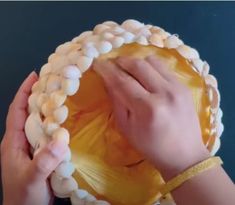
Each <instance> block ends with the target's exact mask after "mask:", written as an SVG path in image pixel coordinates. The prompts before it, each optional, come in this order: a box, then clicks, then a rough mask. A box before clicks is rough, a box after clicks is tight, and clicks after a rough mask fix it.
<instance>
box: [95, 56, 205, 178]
mask: <svg viewBox="0 0 235 205" xmlns="http://www.w3.org/2000/svg"><path fill="white" fill-rule="evenodd" d="M93 69H94V70H95V71H96V72H97V73H98V74H99V75H101V76H102V78H103V79H104V82H105V86H106V88H107V91H108V93H109V95H110V97H111V100H112V102H113V108H114V115H115V117H116V121H117V124H118V126H119V128H120V130H121V131H122V133H123V134H124V135H125V136H126V137H127V139H128V140H129V142H130V143H131V144H132V145H133V146H134V147H135V148H136V149H137V150H139V151H140V152H141V153H142V154H143V155H145V156H146V158H147V159H149V160H151V161H152V162H153V163H154V165H155V166H156V167H157V168H158V169H159V170H160V171H161V172H162V174H163V176H164V178H165V179H168V178H171V177H173V176H174V175H176V174H178V173H179V172H181V171H183V170H184V169H186V168H188V167H189V166H192V165H193V164H195V163H197V162H199V161H201V160H203V159H205V158H207V157H209V152H208V151H207V149H206V148H205V146H204V145H203V142H202V137H201V130H200V124H199V120H198V117H197V114H196V111H195V108H194V105H193V99H192V96H191V93H190V91H189V90H188V89H187V88H186V87H185V86H184V85H182V84H181V83H180V82H179V81H178V80H177V79H176V77H175V76H174V75H173V73H171V72H170V71H169V68H168V67H167V65H166V64H164V63H163V62H162V61H160V60H159V59H156V58H155V57H153V56H149V57H147V58H146V59H143V60H140V59H134V58H130V57H119V58H117V59H113V60H108V61H101V60H99V61H96V62H95V63H94V66H93Z"/></svg>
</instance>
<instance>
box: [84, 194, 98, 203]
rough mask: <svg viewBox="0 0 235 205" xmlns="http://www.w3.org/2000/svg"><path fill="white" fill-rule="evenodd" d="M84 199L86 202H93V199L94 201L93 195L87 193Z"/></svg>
mask: <svg viewBox="0 0 235 205" xmlns="http://www.w3.org/2000/svg"><path fill="white" fill-rule="evenodd" d="M84 200H85V201H86V202H93V201H96V198H95V197H94V196H93V195H91V194H88V195H87V196H86V197H85V198H84Z"/></svg>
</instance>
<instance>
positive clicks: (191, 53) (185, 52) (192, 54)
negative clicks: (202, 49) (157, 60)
mask: <svg viewBox="0 0 235 205" xmlns="http://www.w3.org/2000/svg"><path fill="white" fill-rule="evenodd" d="M176 50H177V51H178V52H179V54H180V55H181V56H183V57H184V58H187V59H195V58H199V54H198V52H197V51H196V50H195V49H194V48H191V47H189V46H186V45H181V46H179V47H178V48H176Z"/></svg>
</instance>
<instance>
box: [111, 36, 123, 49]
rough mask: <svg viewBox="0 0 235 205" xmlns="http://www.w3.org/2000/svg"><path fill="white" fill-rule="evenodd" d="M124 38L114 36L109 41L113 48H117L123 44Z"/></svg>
mask: <svg viewBox="0 0 235 205" xmlns="http://www.w3.org/2000/svg"><path fill="white" fill-rule="evenodd" d="M124 42H125V40H124V38H122V37H120V36H115V37H114V38H113V39H112V40H111V41H110V43H111V44H112V46H113V48H119V47H121V46H122V45H123V44H124Z"/></svg>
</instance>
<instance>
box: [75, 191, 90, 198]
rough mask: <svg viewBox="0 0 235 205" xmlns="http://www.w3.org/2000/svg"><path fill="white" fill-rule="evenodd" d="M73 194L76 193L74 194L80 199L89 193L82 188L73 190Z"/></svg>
mask: <svg viewBox="0 0 235 205" xmlns="http://www.w3.org/2000/svg"><path fill="white" fill-rule="evenodd" d="M75 194H76V196H77V197H78V198H80V199H85V198H86V196H88V194H89V193H88V192H87V191H86V190H84V189H77V190H76V191H75Z"/></svg>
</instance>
